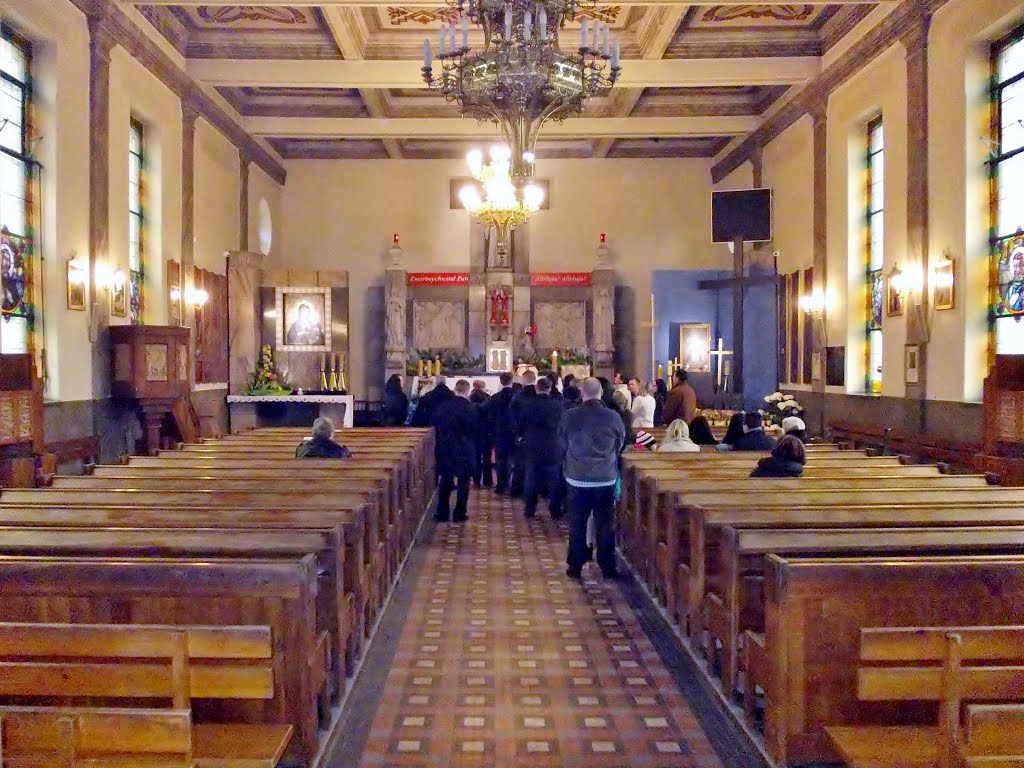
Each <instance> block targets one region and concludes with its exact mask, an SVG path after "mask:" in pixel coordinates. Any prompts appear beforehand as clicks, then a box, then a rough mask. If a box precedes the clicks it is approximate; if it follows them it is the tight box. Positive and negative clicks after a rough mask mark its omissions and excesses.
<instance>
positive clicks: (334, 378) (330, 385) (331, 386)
mask: <svg viewBox="0 0 1024 768" xmlns="http://www.w3.org/2000/svg"><path fill="white" fill-rule="evenodd" d="M327 360H328V363H329V364H330V367H331V378H330V381H328V382H327V391H328V392H334V391H335V390H337V388H338V372H337V371H336V370H335V369H334V355H330V354H329V355H328V356H327Z"/></svg>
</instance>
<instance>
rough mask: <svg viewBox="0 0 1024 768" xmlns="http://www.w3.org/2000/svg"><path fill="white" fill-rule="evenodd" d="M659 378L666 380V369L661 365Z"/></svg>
mask: <svg viewBox="0 0 1024 768" xmlns="http://www.w3.org/2000/svg"><path fill="white" fill-rule="evenodd" d="M658 378H659V379H663V378H665V369H664V367H663V366H662V365H660V364H659V365H658Z"/></svg>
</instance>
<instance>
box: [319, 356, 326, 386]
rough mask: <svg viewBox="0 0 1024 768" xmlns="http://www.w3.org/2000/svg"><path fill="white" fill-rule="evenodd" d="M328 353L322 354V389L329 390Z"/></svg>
mask: <svg viewBox="0 0 1024 768" xmlns="http://www.w3.org/2000/svg"><path fill="white" fill-rule="evenodd" d="M326 371H327V355H326V354H324V355H320V391H321V392H325V391H327V372H326Z"/></svg>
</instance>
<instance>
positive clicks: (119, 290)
mask: <svg viewBox="0 0 1024 768" xmlns="http://www.w3.org/2000/svg"><path fill="white" fill-rule="evenodd" d="M110 314H112V315H113V316H114V317H127V315H128V284H127V283H126V282H125V281H124V280H121V281H120V282H119V283H115V285H114V287H113V288H112V289H111V292H110Z"/></svg>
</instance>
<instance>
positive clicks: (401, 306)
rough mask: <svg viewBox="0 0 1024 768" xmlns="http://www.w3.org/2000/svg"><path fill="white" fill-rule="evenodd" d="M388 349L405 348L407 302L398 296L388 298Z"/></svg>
mask: <svg viewBox="0 0 1024 768" xmlns="http://www.w3.org/2000/svg"><path fill="white" fill-rule="evenodd" d="M385 325H386V326H387V334H388V349H399V348H401V349H405V303H404V302H403V301H401V300H400V299H399V298H398V297H397V296H392V297H391V298H389V299H388V312H387V320H386V322H385Z"/></svg>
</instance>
